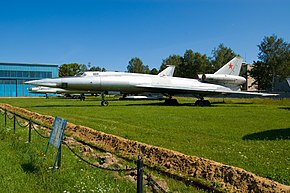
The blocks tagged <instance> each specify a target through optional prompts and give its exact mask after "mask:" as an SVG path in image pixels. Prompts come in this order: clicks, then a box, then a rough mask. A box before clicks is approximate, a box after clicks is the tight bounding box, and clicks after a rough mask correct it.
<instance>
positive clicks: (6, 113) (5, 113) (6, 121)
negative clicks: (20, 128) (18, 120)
mask: <svg viewBox="0 0 290 193" xmlns="http://www.w3.org/2000/svg"><path fill="white" fill-rule="evenodd" d="M4 114H5V128H6V124H7V110H6V109H5V113H4Z"/></svg>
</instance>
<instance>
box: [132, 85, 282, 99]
mask: <svg viewBox="0 0 290 193" xmlns="http://www.w3.org/2000/svg"><path fill="white" fill-rule="evenodd" d="M137 87H139V88H143V89H147V90H148V91H154V92H159V93H168V94H192V95H195V94H200V95H204V96H210V95H226V94H241V95H253V96H263V97H265V96H269V97H270V96H278V94H269V93H258V92H245V91H233V90H231V89H217V88H214V87H213V88H204V87H174V86H168V85H137Z"/></svg>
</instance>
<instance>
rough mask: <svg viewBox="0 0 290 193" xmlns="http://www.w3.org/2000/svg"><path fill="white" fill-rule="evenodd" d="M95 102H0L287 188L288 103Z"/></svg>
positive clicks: (289, 155)
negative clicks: (237, 169) (240, 170)
mask: <svg viewBox="0 0 290 193" xmlns="http://www.w3.org/2000/svg"><path fill="white" fill-rule="evenodd" d="M107 99H108V101H109V103H110V105H109V106H107V107H102V106H100V101H99V100H97V99H95V98H88V99H87V100H86V101H79V100H74V99H64V98H50V99H44V98H23V99H19V98H1V99H0V103H9V104H12V105H15V106H19V107H23V108H26V109H28V110H31V111H35V112H39V113H41V114H46V115H52V116H60V117H63V118H66V119H67V120H68V121H69V122H72V123H75V124H80V125H85V126H88V127H91V128H93V129H96V130H99V131H103V132H106V133H111V134H115V135H118V136H121V137H124V138H127V139H132V140H136V141H140V142H144V143H147V144H152V145H156V146H160V147H165V148H168V149H173V150H176V151H179V152H182V153H185V154H188V155H195V156H200V157H204V158H208V159H212V160H215V161H218V162H222V163H224V164H228V165H233V166H237V167H241V168H244V169H246V170H248V171H251V172H253V173H256V174H258V175H260V176H263V177H267V178H270V179H273V180H276V181H279V182H281V183H284V184H287V185H290V149H289V147H290V119H289V117H290V100H289V99H288V100H286V99H283V100H271V99H225V102H226V103H222V101H223V99H212V100H211V101H212V102H213V105H212V106H211V107H195V106H193V105H192V103H193V101H192V99H191V98H179V99H178V100H179V102H180V105H178V106H164V105H162V102H159V101H119V100H116V99H115V98H109V97H108V98H107Z"/></svg>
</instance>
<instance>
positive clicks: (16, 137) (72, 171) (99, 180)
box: [0, 115, 136, 193]
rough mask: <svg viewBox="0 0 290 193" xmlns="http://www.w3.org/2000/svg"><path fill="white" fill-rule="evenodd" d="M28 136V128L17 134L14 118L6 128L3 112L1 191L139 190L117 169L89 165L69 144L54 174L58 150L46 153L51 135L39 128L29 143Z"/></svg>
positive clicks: (35, 192) (20, 130) (0, 127)
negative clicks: (41, 134) (40, 133)
mask: <svg viewBox="0 0 290 193" xmlns="http://www.w3.org/2000/svg"><path fill="white" fill-rule="evenodd" d="M27 138H28V129H27V128H26V129H23V128H20V127H17V129H16V134H13V121H12V120H11V121H9V122H8V126H7V128H5V127H4V119H3V116H2V115H1V117H0V147H1V151H0V179H1V180H0V190H1V193H6V192H7V193H14V192H30V193H42V192H43V193H47V192H63V193H65V192H66V193H68V192H120V193H121V192H136V187H135V184H134V183H132V182H129V181H127V180H124V179H121V178H118V177H117V176H116V173H113V172H108V171H103V170H100V169H95V168H92V167H90V166H88V165H87V164H85V163H84V162H81V161H80V160H79V159H78V158H77V157H75V156H74V155H73V154H72V153H71V152H69V150H68V149H67V148H62V154H63V156H62V166H61V167H60V169H58V170H56V171H55V173H54V175H52V171H51V167H52V166H53V162H54V159H55V156H56V151H55V150H54V149H53V148H49V151H48V153H47V154H46V156H44V152H45V148H46V144H47V139H43V138H40V137H39V136H38V135H36V134H35V132H34V134H33V135H32V142H31V143H27Z"/></svg>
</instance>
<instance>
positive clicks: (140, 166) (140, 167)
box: [137, 155, 144, 193]
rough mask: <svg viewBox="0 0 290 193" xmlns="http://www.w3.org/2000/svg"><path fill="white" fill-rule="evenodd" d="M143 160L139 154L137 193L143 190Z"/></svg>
mask: <svg viewBox="0 0 290 193" xmlns="http://www.w3.org/2000/svg"><path fill="white" fill-rule="evenodd" d="M143 172H144V170H143V160H142V157H141V156H140V155H139V156H138V160H137V193H142V192H143Z"/></svg>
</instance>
